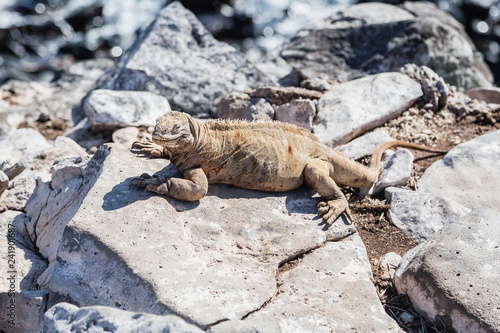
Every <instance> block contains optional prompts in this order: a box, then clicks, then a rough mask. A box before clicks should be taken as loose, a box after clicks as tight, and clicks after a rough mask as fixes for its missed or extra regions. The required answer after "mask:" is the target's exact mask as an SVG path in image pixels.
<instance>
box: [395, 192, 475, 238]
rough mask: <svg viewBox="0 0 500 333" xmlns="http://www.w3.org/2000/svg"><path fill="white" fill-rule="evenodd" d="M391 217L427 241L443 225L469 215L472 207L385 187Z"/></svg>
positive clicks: (396, 223) (445, 199) (405, 229)
mask: <svg viewBox="0 0 500 333" xmlns="http://www.w3.org/2000/svg"><path fill="white" fill-rule="evenodd" d="M385 197H386V199H387V200H388V201H389V203H390V206H389V210H388V212H387V214H388V217H389V220H390V221H391V222H392V223H393V224H394V225H395V226H397V227H398V228H399V229H401V230H402V231H403V232H404V233H405V234H407V235H409V236H410V237H412V238H413V239H415V240H417V241H420V242H422V241H424V240H426V239H428V238H429V237H431V236H432V235H433V234H434V233H435V232H436V231H438V230H440V229H441V228H443V227H444V226H446V225H448V224H451V223H454V222H455V221H457V220H458V219H460V218H462V217H463V216H465V215H467V214H468V213H469V212H470V209H468V208H466V207H463V206H461V205H459V204H457V203H456V202H454V201H452V200H450V199H447V198H443V197H440V196H436V195H432V194H428V193H422V192H421V191H411V190H406V189H400V188H396V187H389V188H387V189H386V190H385Z"/></svg>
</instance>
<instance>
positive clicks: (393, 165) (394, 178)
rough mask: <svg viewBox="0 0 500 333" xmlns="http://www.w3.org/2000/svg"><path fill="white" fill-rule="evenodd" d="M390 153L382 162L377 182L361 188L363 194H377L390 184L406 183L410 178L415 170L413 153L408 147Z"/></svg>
mask: <svg viewBox="0 0 500 333" xmlns="http://www.w3.org/2000/svg"><path fill="white" fill-rule="evenodd" d="M388 152H389V151H387V152H386V154H387V153H388ZM389 154H390V155H389V156H388V157H387V158H385V160H384V163H383V164H382V171H381V172H380V176H379V178H378V180H377V182H376V183H375V184H373V186H372V187H369V188H362V189H360V193H361V194H362V195H373V194H377V193H379V192H382V191H383V190H384V189H385V188H387V187H389V186H398V185H406V183H407V182H408V180H409V179H410V176H411V172H412V170H413V153H412V152H411V151H409V150H408V149H404V148H398V149H397V150H396V152H395V153H389Z"/></svg>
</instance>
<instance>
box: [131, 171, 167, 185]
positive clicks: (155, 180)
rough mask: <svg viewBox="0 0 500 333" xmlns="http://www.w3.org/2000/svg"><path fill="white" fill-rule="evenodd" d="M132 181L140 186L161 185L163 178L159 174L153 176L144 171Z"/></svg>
mask: <svg viewBox="0 0 500 333" xmlns="http://www.w3.org/2000/svg"><path fill="white" fill-rule="evenodd" d="M130 183H131V184H132V185H134V186H138V187H148V186H150V185H154V186H157V185H160V184H161V183H162V180H161V179H160V178H159V177H157V176H151V175H149V174H147V173H143V174H142V175H140V177H136V178H134V179H132V181H131V182H130Z"/></svg>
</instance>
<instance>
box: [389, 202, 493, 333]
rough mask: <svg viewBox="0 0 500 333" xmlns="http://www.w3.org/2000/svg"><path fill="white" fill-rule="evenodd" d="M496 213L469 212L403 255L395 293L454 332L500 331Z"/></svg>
mask: <svg viewBox="0 0 500 333" xmlns="http://www.w3.org/2000/svg"><path fill="white" fill-rule="evenodd" d="M499 240H500V213H499V212H498V211H494V210H492V209H480V210H475V211H473V212H472V213H470V214H469V215H467V216H466V217H464V218H463V219H461V220H458V221H456V222H455V223H453V224H450V225H448V226H446V227H444V228H442V229H441V230H440V231H438V232H437V233H436V234H435V235H434V236H433V237H431V238H430V239H429V240H428V241H426V242H425V243H422V244H421V245H420V246H419V247H417V248H415V249H414V250H412V251H410V252H408V253H407V254H405V255H404V257H403V259H402V263H401V264H400V266H399V268H398V270H397V271H396V274H395V285H396V288H397V289H398V292H399V293H402V294H406V295H408V296H409V297H410V300H411V303H412V305H413V306H414V308H415V309H416V310H417V311H418V312H420V313H421V314H423V315H424V316H425V317H427V318H428V319H430V320H431V321H433V322H436V323H439V322H444V323H445V324H446V325H447V326H448V327H451V328H453V329H454V330H455V331H456V332H500V321H499V320H498V318H499V317H500V306H499V305H500V287H499V284H498V279H499V278H500V273H499V271H498V267H500V241H499Z"/></svg>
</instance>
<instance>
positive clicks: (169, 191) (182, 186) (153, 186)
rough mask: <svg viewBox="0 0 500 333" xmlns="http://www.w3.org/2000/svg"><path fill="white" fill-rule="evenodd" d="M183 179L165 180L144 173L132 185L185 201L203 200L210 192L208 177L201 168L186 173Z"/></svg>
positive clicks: (133, 180)
mask: <svg viewBox="0 0 500 333" xmlns="http://www.w3.org/2000/svg"><path fill="white" fill-rule="evenodd" d="M184 177H185V179H182V178H170V179H163V178H161V177H157V176H150V175H148V174H147V173H143V174H142V175H141V176H140V177H137V178H134V179H132V182H131V184H132V185H135V186H139V187H145V188H146V191H150V192H155V193H158V194H163V195H167V196H170V197H172V198H174V199H178V200H183V201H196V200H200V199H201V198H203V197H204V196H205V195H206V194H207V191H208V180H207V176H206V175H205V173H204V172H203V170H202V169H201V168H192V169H188V170H186V171H184Z"/></svg>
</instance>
